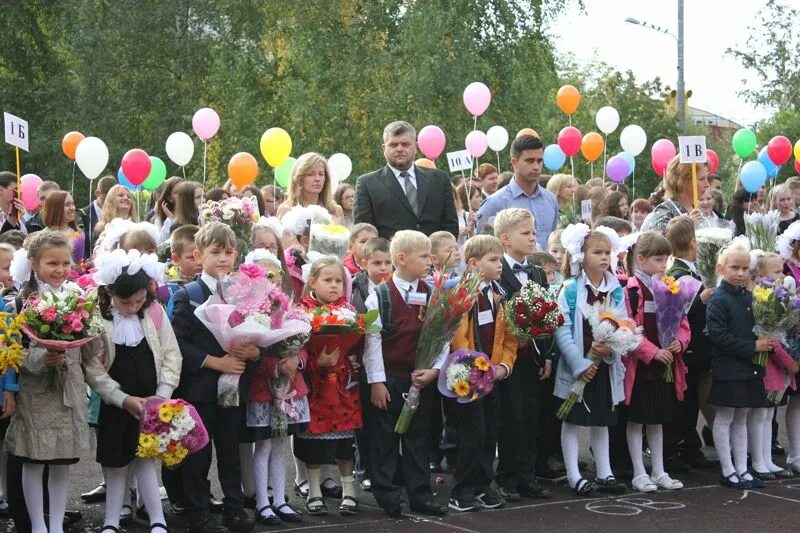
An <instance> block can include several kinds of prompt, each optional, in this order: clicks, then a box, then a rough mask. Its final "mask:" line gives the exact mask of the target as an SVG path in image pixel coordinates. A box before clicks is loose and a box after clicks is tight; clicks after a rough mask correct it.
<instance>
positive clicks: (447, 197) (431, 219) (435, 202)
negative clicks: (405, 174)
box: [353, 165, 458, 239]
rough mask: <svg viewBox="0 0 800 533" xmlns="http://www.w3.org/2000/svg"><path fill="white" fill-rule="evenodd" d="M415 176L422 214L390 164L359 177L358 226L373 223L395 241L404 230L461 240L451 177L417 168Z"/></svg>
mask: <svg viewBox="0 0 800 533" xmlns="http://www.w3.org/2000/svg"><path fill="white" fill-rule="evenodd" d="M414 175H415V176H416V179H417V200H418V203H419V206H420V212H419V215H417V214H415V213H414V210H413V209H412V207H411V204H409V203H408V198H406V193H405V191H404V190H403V188H402V187H401V186H400V182H399V181H398V180H397V178H396V177H395V175H394V172H392V169H390V168H389V166H388V165H387V166H384V167H383V168H382V169H380V170H376V171H375V172H370V173H369V174H364V175H363V176H359V178H358V181H356V203H355V208H354V215H353V220H354V221H355V223H359V222H368V223H369V224H372V225H373V226H375V227H376V228H378V234H379V235H380V236H381V237H383V238H384V239H391V238H392V236H393V235H394V234H395V233H396V232H398V231H400V230H404V229H410V230H417V231H421V232H422V233H424V234H425V235H430V234H431V233H434V232H437V231H449V232H450V233H452V234H453V235H454V236H456V237H458V215H457V213H456V204H455V201H454V200H453V187H452V185H450V180H449V179H448V178H447V174H445V173H444V172H442V171H441V170H434V169H429V168H422V167H418V166H414Z"/></svg>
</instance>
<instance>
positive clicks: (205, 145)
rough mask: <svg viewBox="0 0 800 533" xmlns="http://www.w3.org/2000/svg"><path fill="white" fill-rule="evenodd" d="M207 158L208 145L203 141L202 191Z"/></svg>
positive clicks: (204, 185)
mask: <svg viewBox="0 0 800 533" xmlns="http://www.w3.org/2000/svg"><path fill="white" fill-rule="evenodd" d="M207 156H208V143H207V142H206V141H203V190H205V188H206V157H207Z"/></svg>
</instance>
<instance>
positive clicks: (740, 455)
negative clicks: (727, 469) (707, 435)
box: [714, 407, 750, 479]
mask: <svg viewBox="0 0 800 533" xmlns="http://www.w3.org/2000/svg"><path fill="white" fill-rule="evenodd" d="M749 411H750V409H749V408H747V407H742V408H738V407H737V408H736V409H734V410H733V424H732V425H731V443H732V444H733V465H734V466H735V467H736V473H737V474H742V473H744V472H747V415H748V413H749ZM714 442H716V440H715V441H714ZM744 477H745V479H748V478H749V477H750V476H749V474H748V475H745V476H744Z"/></svg>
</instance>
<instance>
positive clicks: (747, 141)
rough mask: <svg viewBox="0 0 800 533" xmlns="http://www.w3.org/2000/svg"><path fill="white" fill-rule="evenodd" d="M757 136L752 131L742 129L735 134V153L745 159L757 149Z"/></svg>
mask: <svg viewBox="0 0 800 533" xmlns="http://www.w3.org/2000/svg"><path fill="white" fill-rule="evenodd" d="M756 142H757V141H756V134H755V133H753V131H752V130H749V129H747V128H742V129H740V130H739V131H737V132H736V133H734V134H733V141H732V144H733V151H734V152H736V155H738V156H739V157H741V158H742V159H744V158H745V157H747V156H749V155H750V154H752V153H753V151H754V150H755V149H756Z"/></svg>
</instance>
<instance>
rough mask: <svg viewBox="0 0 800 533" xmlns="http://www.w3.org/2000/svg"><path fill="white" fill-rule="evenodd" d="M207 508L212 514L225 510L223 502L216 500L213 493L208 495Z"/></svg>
mask: <svg viewBox="0 0 800 533" xmlns="http://www.w3.org/2000/svg"><path fill="white" fill-rule="evenodd" d="M208 510H209V511H211V512H212V513H214V514H222V513H223V512H224V511H225V504H224V503H223V502H222V500H218V499H216V498H215V497H214V495H213V494H209V495H208Z"/></svg>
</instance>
